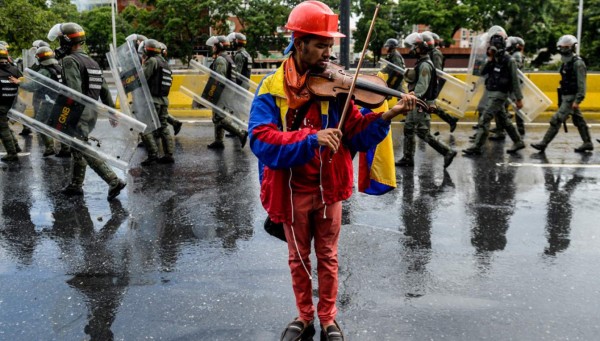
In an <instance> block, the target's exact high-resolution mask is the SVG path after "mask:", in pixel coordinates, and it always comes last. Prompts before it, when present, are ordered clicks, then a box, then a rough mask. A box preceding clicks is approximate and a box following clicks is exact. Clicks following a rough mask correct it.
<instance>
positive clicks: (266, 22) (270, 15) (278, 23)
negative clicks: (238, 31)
mask: <svg viewBox="0 0 600 341" xmlns="http://www.w3.org/2000/svg"><path fill="white" fill-rule="evenodd" d="M289 13H290V7H289V4H284V3H282V2H281V1H279V0H250V1H249V2H248V4H247V5H245V6H243V7H241V8H240V9H239V10H238V11H237V12H236V13H235V14H236V16H237V18H238V19H239V21H240V24H241V25H242V32H243V33H244V34H245V35H246V39H247V41H248V43H247V46H246V49H247V50H248V52H249V53H250V54H252V55H253V56H255V57H256V56H257V53H261V54H263V55H268V54H269V50H283V49H284V48H285V46H286V45H287V43H288V40H287V39H286V38H284V37H283V35H282V34H281V33H280V32H277V29H278V28H279V27H282V26H284V25H285V23H286V21H287V17H288V15H289Z"/></svg>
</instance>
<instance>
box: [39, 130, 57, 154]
mask: <svg viewBox="0 0 600 341" xmlns="http://www.w3.org/2000/svg"><path fill="white" fill-rule="evenodd" d="M38 136H40V138H41V139H42V142H43V143H44V154H43V156H44V157H46V156H50V155H54V153H55V151H54V140H53V139H52V138H51V137H49V136H47V135H44V134H39V135H38Z"/></svg>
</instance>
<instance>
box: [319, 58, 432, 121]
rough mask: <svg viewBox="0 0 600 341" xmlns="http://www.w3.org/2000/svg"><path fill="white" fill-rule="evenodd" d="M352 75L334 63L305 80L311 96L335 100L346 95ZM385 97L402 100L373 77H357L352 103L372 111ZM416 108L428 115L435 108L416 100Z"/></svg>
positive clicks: (381, 81)
mask: <svg viewBox="0 0 600 341" xmlns="http://www.w3.org/2000/svg"><path fill="white" fill-rule="evenodd" d="M353 78H354V75H350V74H347V73H346V72H345V70H344V68H343V67H342V66H340V65H337V64H334V63H327V66H326V68H325V70H324V71H323V72H321V73H318V74H317V73H311V74H310V75H309V78H308V80H307V88H308V91H310V92H311V93H312V94H313V95H315V96H317V97H318V98H321V99H329V98H335V97H337V96H338V95H339V94H348V93H349V91H350V87H351V84H352V81H353ZM387 96H393V97H397V98H402V97H403V96H405V94H403V93H402V92H400V91H396V90H393V89H390V88H388V86H387V83H386V82H385V81H384V80H383V79H381V78H379V77H377V76H374V75H358V78H357V80H356V86H355V89H354V93H353V99H354V101H355V102H356V103H357V104H359V105H360V106H362V107H365V108H369V109H374V108H377V107H379V106H381V104H383V102H384V101H385V100H386V98H387ZM417 107H419V108H420V109H421V110H423V111H425V112H429V113H433V112H435V110H436V108H435V107H433V106H431V107H430V106H429V105H428V104H427V103H426V102H425V101H423V100H421V99H418V98H417Z"/></svg>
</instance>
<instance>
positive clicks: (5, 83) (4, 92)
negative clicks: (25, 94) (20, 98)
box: [0, 65, 20, 106]
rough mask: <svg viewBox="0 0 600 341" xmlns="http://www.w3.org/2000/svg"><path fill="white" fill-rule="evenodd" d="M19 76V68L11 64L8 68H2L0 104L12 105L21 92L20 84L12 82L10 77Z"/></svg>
mask: <svg viewBox="0 0 600 341" xmlns="http://www.w3.org/2000/svg"><path fill="white" fill-rule="evenodd" d="M11 76H12V77H15V78H19V77H20V75H19V70H18V69H17V68H16V67H14V66H12V65H10V66H8V68H6V69H0V105H8V106H10V105H12V103H13V101H14V100H15V98H16V97H17V94H18V93H19V85H18V84H14V83H11V82H10V81H9V80H8V78H9V77H11Z"/></svg>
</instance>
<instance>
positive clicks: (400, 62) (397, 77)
mask: <svg viewBox="0 0 600 341" xmlns="http://www.w3.org/2000/svg"><path fill="white" fill-rule="evenodd" d="M385 59H386V60H387V61H388V62H390V63H392V64H394V65H396V66H397V67H399V68H401V69H403V70H404V69H406V66H405V64H404V58H402V55H401V54H400V52H398V51H397V50H396V49H393V50H391V51H390V53H388V54H387V56H386V58H385ZM381 72H383V73H386V74H388V80H387V84H388V87H389V88H390V89H394V90H397V91H402V92H404V89H402V80H403V79H404V75H402V74H401V73H400V72H398V71H397V70H395V69H394V68H392V67H390V66H386V67H385V68H384V69H383V70H381Z"/></svg>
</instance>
